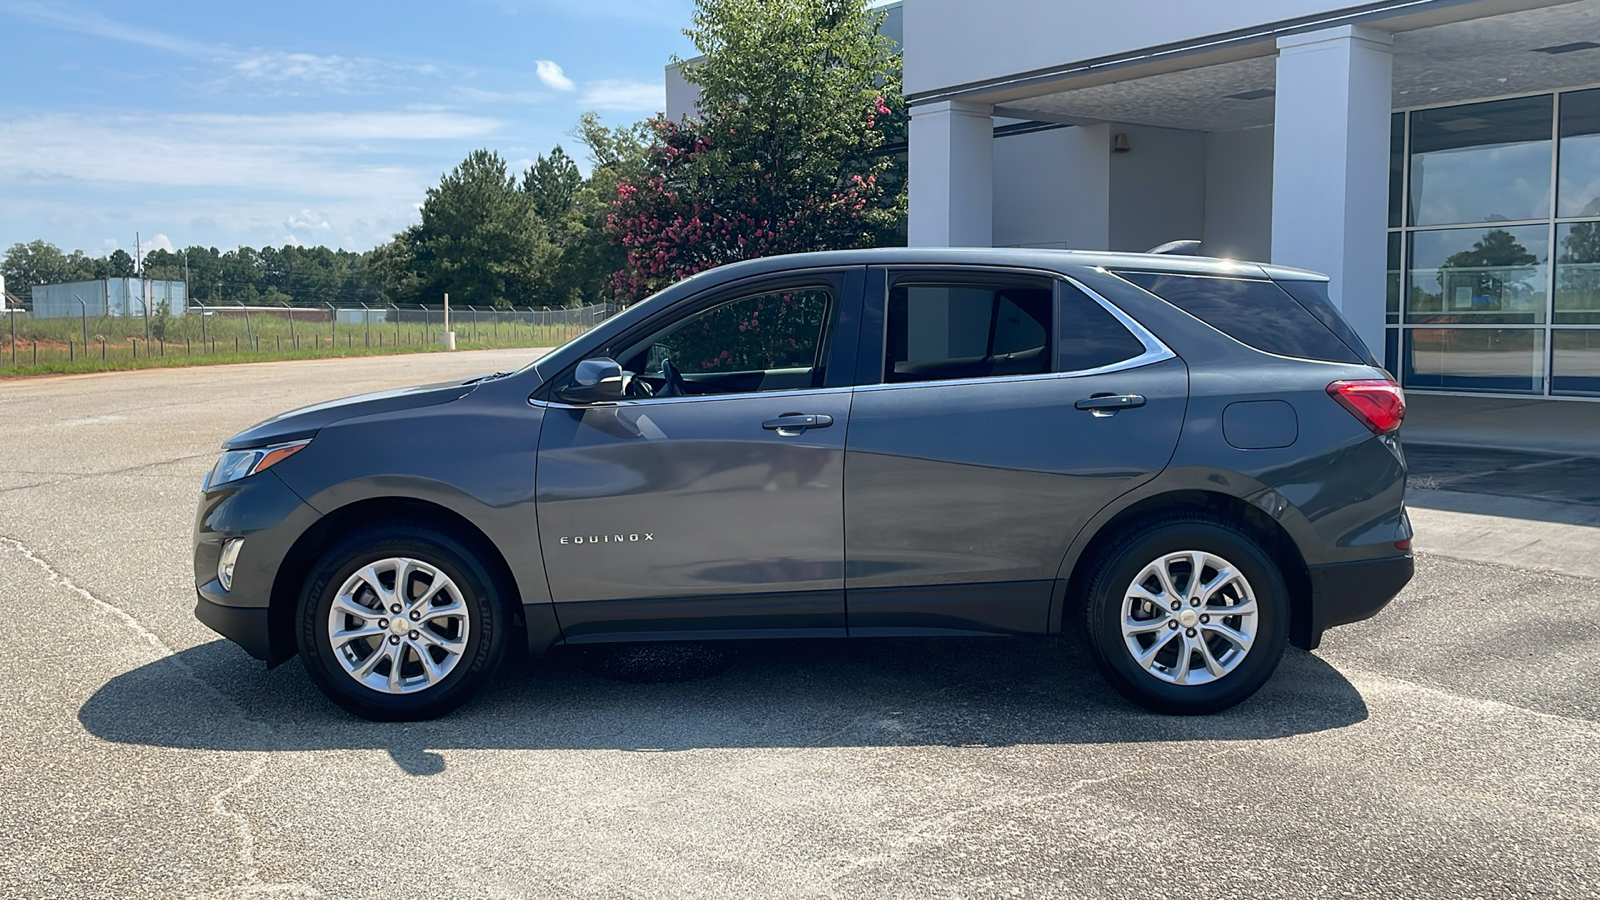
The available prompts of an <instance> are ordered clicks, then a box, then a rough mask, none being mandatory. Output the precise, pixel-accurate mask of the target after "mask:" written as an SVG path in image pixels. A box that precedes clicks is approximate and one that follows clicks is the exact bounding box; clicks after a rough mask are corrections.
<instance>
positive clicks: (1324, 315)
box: [1278, 281, 1378, 366]
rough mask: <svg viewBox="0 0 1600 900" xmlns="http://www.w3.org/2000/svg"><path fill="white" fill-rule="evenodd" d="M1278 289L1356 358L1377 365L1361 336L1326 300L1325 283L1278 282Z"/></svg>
mask: <svg viewBox="0 0 1600 900" xmlns="http://www.w3.org/2000/svg"><path fill="white" fill-rule="evenodd" d="M1278 287H1281V288H1283V289H1284V290H1285V291H1287V292H1288V294H1289V296H1291V297H1293V298H1294V299H1295V302H1296V303H1299V304H1300V305H1301V306H1304V307H1305V308H1306V312H1308V313H1311V314H1312V315H1313V316H1316V317H1317V321H1318V322H1321V323H1322V324H1324V325H1326V326H1328V330H1329V331H1331V332H1333V333H1334V334H1336V335H1338V336H1339V340H1341V341H1344V343H1345V346H1347V347H1349V348H1350V349H1351V350H1354V351H1355V353H1356V355H1357V356H1360V357H1363V358H1364V359H1365V360H1366V362H1367V364H1368V365H1372V366H1375V365H1377V364H1378V360H1377V358H1376V357H1374V356H1373V355H1372V348H1370V347H1368V346H1367V342H1366V341H1363V340H1362V339H1361V335H1359V334H1356V330H1355V329H1354V328H1351V327H1350V323H1349V322H1346V321H1345V319H1344V316H1342V315H1340V314H1339V310H1338V309H1337V308H1335V307H1334V305H1333V301H1332V300H1330V299H1328V283H1327V282H1326V281H1280V282H1278Z"/></svg>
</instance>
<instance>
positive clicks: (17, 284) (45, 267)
mask: <svg viewBox="0 0 1600 900" xmlns="http://www.w3.org/2000/svg"><path fill="white" fill-rule="evenodd" d="M0 274H3V275H5V279H6V291H7V292H9V293H11V294H13V295H15V296H16V297H17V298H18V299H20V300H22V301H23V302H25V303H32V302H33V286H34V285H36V284H62V283H65V282H69V281H87V280H89V279H92V278H95V277H96V273H95V267H94V260H91V259H89V258H88V257H87V256H84V254H83V252H82V251H80V250H74V251H73V252H72V253H70V254H68V253H62V252H61V248H60V247H57V246H56V245H55V244H51V243H49V242H47V241H29V242H28V243H26V244H12V245H11V247H10V249H8V250H6V253H5V257H4V259H0Z"/></svg>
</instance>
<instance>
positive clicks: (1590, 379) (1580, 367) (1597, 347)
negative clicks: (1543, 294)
mask: <svg viewBox="0 0 1600 900" xmlns="http://www.w3.org/2000/svg"><path fill="white" fill-rule="evenodd" d="M1550 355H1551V356H1552V357H1553V360H1552V362H1553V366H1552V371H1551V373H1550V374H1551V382H1550V390H1551V391H1553V392H1555V393H1557V394H1582V395H1585V396H1589V397H1600V330H1589V331H1579V330H1576V329H1574V330H1561V331H1557V332H1555V333H1554V336H1553V337H1552V338H1551V354H1550Z"/></svg>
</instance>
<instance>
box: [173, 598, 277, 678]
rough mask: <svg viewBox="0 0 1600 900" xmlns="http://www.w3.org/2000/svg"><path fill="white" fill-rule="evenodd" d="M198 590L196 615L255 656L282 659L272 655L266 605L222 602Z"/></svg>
mask: <svg viewBox="0 0 1600 900" xmlns="http://www.w3.org/2000/svg"><path fill="white" fill-rule="evenodd" d="M195 593H196V595H197V596H198V598H199V600H198V602H196V603H195V606H194V617H195V618H196V619H199V620H200V621H201V623H202V624H204V625H205V626H206V627H207V628H209V629H211V630H212V631H215V632H216V633H217V634H220V635H222V636H223V637H225V638H227V639H228V640H230V641H233V642H234V643H235V644H238V645H239V646H241V647H243V648H244V650H245V652H246V653H248V654H250V655H251V656H254V657H255V658H256V659H260V660H265V661H266V662H268V663H269V664H270V663H277V662H282V660H279V659H274V658H273V653H272V641H271V640H270V635H269V633H268V631H267V608H266V607H265V606H223V605H222V604H221V603H216V602H214V601H212V600H210V599H207V597H206V596H205V594H202V593H200V592H199V591H196V592H195Z"/></svg>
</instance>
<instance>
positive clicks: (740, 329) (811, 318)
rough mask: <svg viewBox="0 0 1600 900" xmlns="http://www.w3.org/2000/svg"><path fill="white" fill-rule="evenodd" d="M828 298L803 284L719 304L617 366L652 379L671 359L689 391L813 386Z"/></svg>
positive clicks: (635, 351) (821, 290)
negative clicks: (665, 362)
mask: <svg viewBox="0 0 1600 900" xmlns="http://www.w3.org/2000/svg"><path fill="white" fill-rule="evenodd" d="M832 296H833V295H832V293H831V292H830V291H829V290H827V289H825V288H821V287H803V288H795V289H792V290H784V291H774V292H771V293H765V294H755V295H752V296H749V297H741V298H739V299H737V300H731V301H728V302H727V303H721V304H718V305H716V306H713V307H711V308H710V309H706V310H703V311H701V312H699V313H696V314H694V315H692V316H690V317H688V318H687V319H684V320H682V321H680V322H678V323H676V324H674V325H672V326H671V327H670V328H668V329H667V330H666V331H663V332H661V333H659V334H657V335H655V336H654V337H652V338H650V339H649V340H648V341H645V342H644V343H642V344H640V345H637V346H636V347H634V348H633V350H631V351H630V352H629V354H628V356H627V358H626V359H625V360H624V361H623V363H622V367H623V368H624V369H626V370H628V371H630V372H635V373H638V374H639V375H641V376H643V377H644V378H645V380H646V381H649V382H652V384H655V383H657V382H659V381H660V380H661V376H662V367H661V363H662V360H664V359H670V360H672V362H673V365H675V366H677V368H678V370H679V371H680V372H681V373H682V375H683V377H684V380H685V381H686V382H687V386H688V388H689V393H694V394H710V393H731V392H741V393H742V392H749V391H770V390H793V389H796V388H806V387H813V386H814V381H815V379H814V377H813V376H814V374H816V373H817V372H818V362H817V359H818V353H819V352H820V350H821V347H822V345H823V335H824V331H825V329H826V327H827V323H828V319H829V315H830V308H831V305H832V304H831V301H832Z"/></svg>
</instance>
